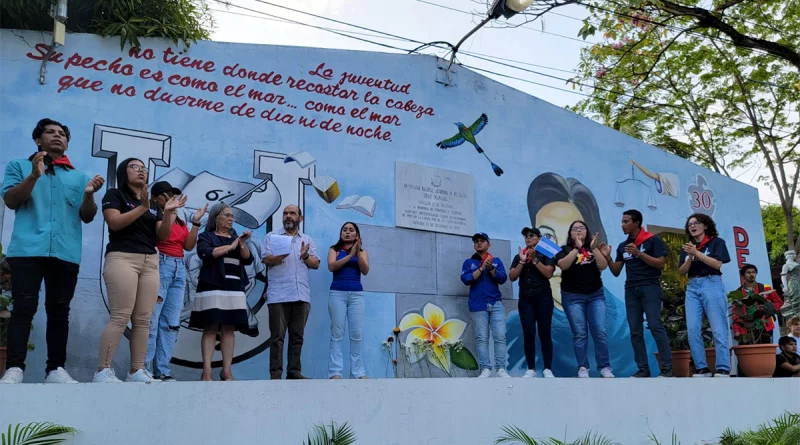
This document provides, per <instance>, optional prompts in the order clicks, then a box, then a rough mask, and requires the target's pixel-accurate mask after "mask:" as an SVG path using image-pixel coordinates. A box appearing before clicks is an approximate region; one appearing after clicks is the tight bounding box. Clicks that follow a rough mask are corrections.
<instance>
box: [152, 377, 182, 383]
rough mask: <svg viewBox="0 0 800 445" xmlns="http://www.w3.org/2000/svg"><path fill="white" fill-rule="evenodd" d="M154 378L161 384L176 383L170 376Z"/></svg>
mask: <svg viewBox="0 0 800 445" xmlns="http://www.w3.org/2000/svg"><path fill="white" fill-rule="evenodd" d="M156 378H157V379H159V380H161V381H162V382H169V383H172V382H177V380H175V377H172V376H171V375H162V376H158V377H156Z"/></svg>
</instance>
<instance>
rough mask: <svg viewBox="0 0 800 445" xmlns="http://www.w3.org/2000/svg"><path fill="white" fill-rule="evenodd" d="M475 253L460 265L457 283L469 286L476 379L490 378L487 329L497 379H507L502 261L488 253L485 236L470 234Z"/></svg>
mask: <svg viewBox="0 0 800 445" xmlns="http://www.w3.org/2000/svg"><path fill="white" fill-rule="evenodd" d="M472 242H473V243H475V254H474V255H472V257H470V258H467V259H466V261H464V265H463V266H461V281H462V282H464V284H466V285H467V286H469V312H470V315H472V322H473V323H474V324H475V343H476V344H477V347H478V364H479V365H480V368H481V375H480V376H479V378H486V377H491V376H492V365H491V363H489V329H491V331H492V338H493V339H494V365H495V369H497V374H496V376H497V377H510V376H509V375H508V372H506V310H505V308H504V307H503V301H502V295H501V294H500V285H501V284H503V283H505V282H506V280H507V279H508V276H507V275H506V269H505V267H504V266H503V262H502V261H500V259H499V258H494V257H493V256H492V255H491V254H490V253H489V247H491V245H492V244H491V243H490V242H489V235H487V234H485V233H482V232H481V233H476V234H475V235H472Z"/></svg>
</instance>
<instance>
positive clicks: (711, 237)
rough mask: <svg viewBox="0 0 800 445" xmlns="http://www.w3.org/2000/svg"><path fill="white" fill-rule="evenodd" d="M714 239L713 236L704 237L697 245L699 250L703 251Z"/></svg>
mask: <svg viewBox="0 0 800 445" xmlns="http://www.w3.org/2000/svg"><path fill="white" fill-rule="evenodd" d="M712 239H714V237H713V236H708V235H704V236H703V240H702V241H700V244H698V245H697V250H703V248H704V247H706V245H707V244H708V243H710V242H711V240H712Z"/></svg>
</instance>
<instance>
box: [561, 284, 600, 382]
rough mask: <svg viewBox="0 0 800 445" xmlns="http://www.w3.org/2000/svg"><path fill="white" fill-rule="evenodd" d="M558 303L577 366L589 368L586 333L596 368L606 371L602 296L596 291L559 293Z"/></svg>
mask: <svg viewBox="0 0 800 445" xmlns="http://www.w3.org/2000/svg"><path fill="white" fill-rule="evenodd" d="M561 304H562V305H563V307H564V314H565V315H566V316H567V320H568V321H569V325H570V327H571V328H572V347H573V349H575V359H576V360H577V361H578V367H582V368H586V369H589V354H588V348H587V346H588V344H589V332H591V333H592V338H593V339H594V355H595V360H597V369H598V370H602V369H603V368H610V367H611V363H610V362H609V359H608V339H607V338H606V295H605V290H604V289H603V288H600V289H598V290H596V291H594V292H593V293H591V294H573V293H569V292H563V291H562V292H561Z"/></svg>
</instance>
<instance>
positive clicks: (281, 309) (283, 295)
mask: <svg viewBox="0 0 800 445" xmlns="http://www.w3.org/2000/svg"><path fill="white" fill-rule="evenodd" d="M301 221H303V214H302V211H301V210H300V208H299V207H297V206H296V205H291V204H290V205H288V206H286V208H284V209H283V227H282V228H280V229H279V230H275V231H272V232H270V233H268V234H267V236H266V237H264V243H263V245H262V248H261V256H262V258H263V262H264V264H266V265H267V269H268V271H267V277H268V279H269V287H268V288H267V306H268V308H269V330H270V332H271V333H272V339H271V346H270V350H269V375H270V379H273V380H280V379H281V377H282V375H283V341H284V337H285V336H286V330H287V328H288V330H289V352H288V360H287V361H288V366H287V369H286V378H287V379H295V380H301V379H306V378H307V377H304V376H303V374H302V373H301V366H300V353H301V351H302V349H303V333H304V331H305V327H306V321H307V320H308V313H309V312H310V311H311V287H310V286H309V284H308V270H309V269H318V268H319V263H320V260H319V257H318V256H317V249H316V247H315V246H314V241H313V240H312V239H311V237H310V236H308V235H306V234H304V233H301V232H300V222H301ZM273 237H275V240H279V239H280V238H277V237H290V238H291V243H290V247H289V253H284V254H278V255H273V254H272V251H273V250H272V244H273ZM281 241H285V239H282V240H281ZM276 247H277V241H276Z"/></svg>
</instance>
